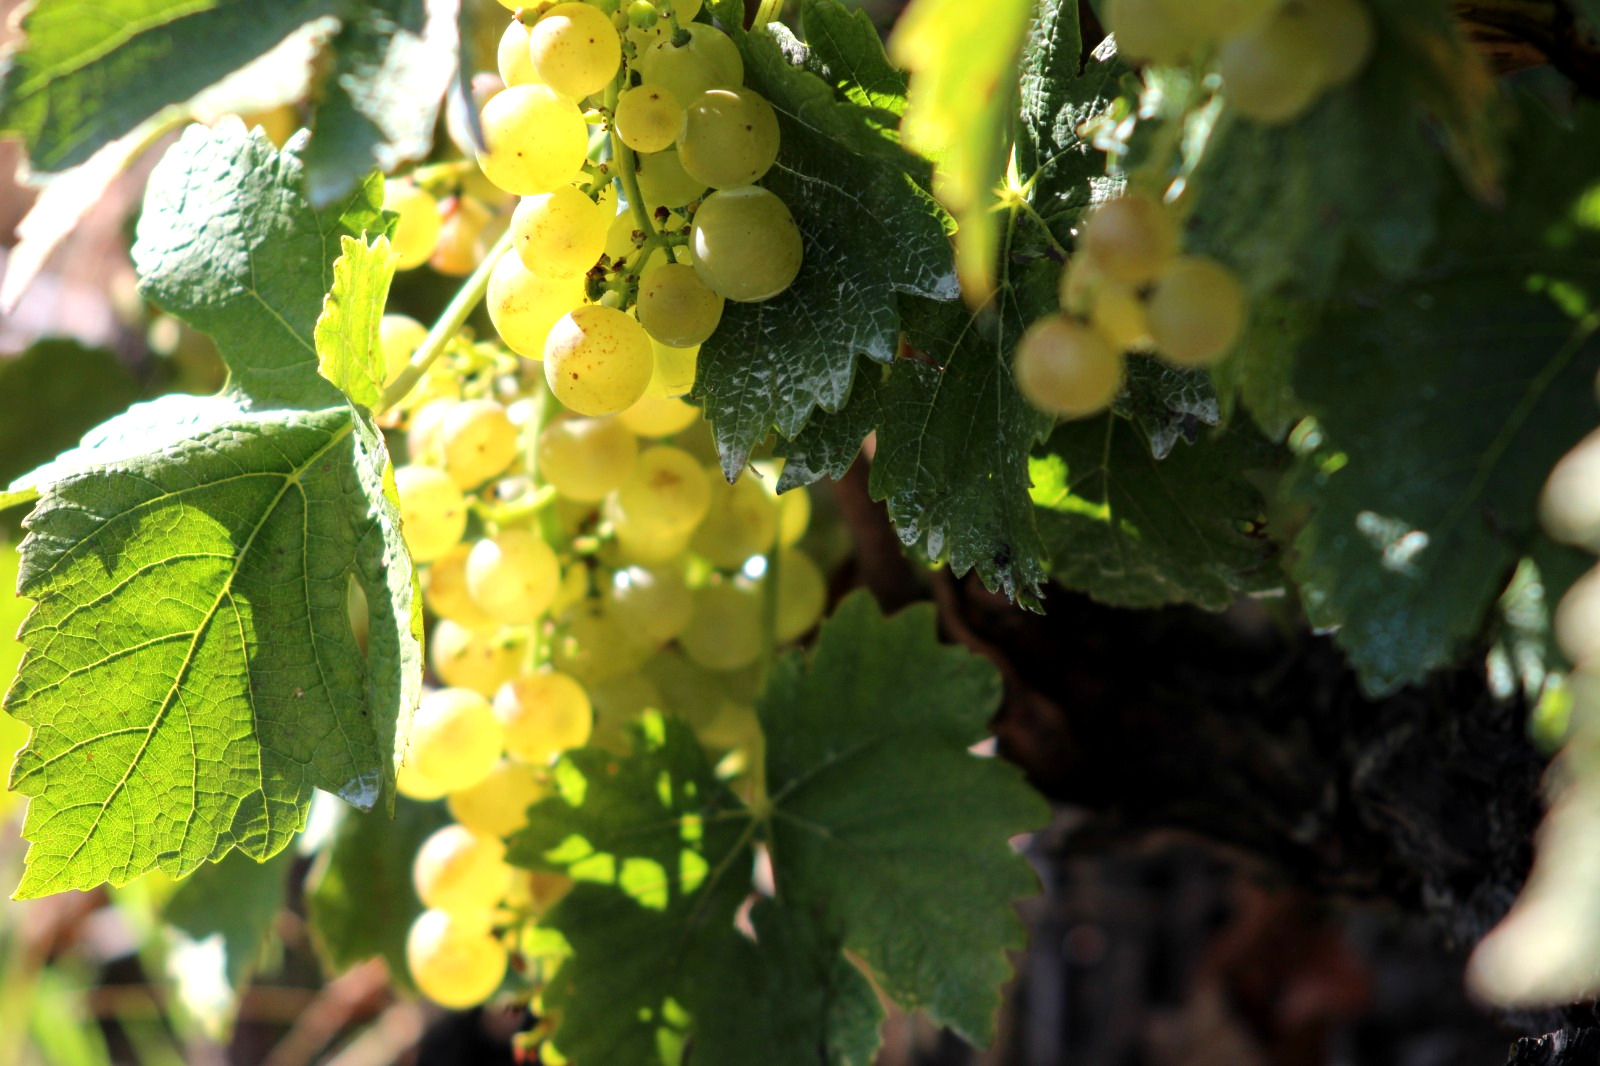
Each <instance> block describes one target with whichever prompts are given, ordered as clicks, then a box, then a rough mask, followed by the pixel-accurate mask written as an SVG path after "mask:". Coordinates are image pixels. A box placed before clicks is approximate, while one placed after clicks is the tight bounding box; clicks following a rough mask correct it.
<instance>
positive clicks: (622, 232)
mask: <svg viewBox="0 0 1600 1066" xmlns="http://www.w3.org/2000/svg"><path fill="white" fill-rule="evenodd" d="M639 232H640V231H639V227H638V225H637V224H636V223H635V220H634V217H633V212H632V211H629V210H627V209H626V208H624V209H623V210H621V211H618V212H617V213H616V214H615V215H613V216H612V217H611V222H610V223H609V224H608V225H607V227H606V246H605V254H606V258H607V259H609V260H611V262H612V263H620V262H622V261H623V260H624V259H627V258H628V257H629V256H631V255H632V254H633V253H634V252H636V251H638V250H639V243H638V241H641V240H643V234H640V237H639V238H638V240H636V239H635V237H634V234H636V233H639Z"/></svg>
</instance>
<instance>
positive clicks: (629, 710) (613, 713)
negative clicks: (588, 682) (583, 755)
mask: <svg viewBox="0 0 1600 1066" xmlns="http://www.w3.org/2000/svg"><path fill="white" fill-rule="evenodd" d="M589 698H590V699H592V700H593V701H594V735H593V736H591V737H590V738H589V744H590V746H591V747H596V748H605V749H606V750H608V751H613V752H616V753H617V754H619V755H625V754H627V753H628V751H629V749H630V747H631V745H630V743H629V741H628V726H629V725H631V724H632V723H634V722H637V721H638V720H639V716H640V715H641V714H643V713H644V712H645V711H646V710H649V709H652V708H654V709H657V710H659V709H661V703H662V700H661V690H660V689H658V688H656V686H655V685H654V683H652V682H651V680H650V679H649V678H647V677H645V676H644V675H643V674H635V673H630V674H618V675H617V676H615V677H608V678H606V679H605V680H604V681H602V682H600V683H599V684H597V685H595V686H594V687H593V688H592V689H590V691H589Z"/></svg>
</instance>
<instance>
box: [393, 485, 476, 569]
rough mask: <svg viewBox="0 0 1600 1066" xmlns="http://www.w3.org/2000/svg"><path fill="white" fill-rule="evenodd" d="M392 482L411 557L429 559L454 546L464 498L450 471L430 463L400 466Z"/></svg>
mask: <svg viewBox="0 0 1600 1066" xmlns="http://www.w3.org/2000/svg"><path fill="white" fill-rule="evenodd" d="M394 483H395V489H396V490H397V492H398V493H399V496H400V529H401V532H402V534H404V536H405V539H406V546H407V547H408V548H410V549H411V558H412V559H413V560H414V561H416V562H419V563H427V562H432V561H433V560H435V559H437V558H439V556H441V555H443V554H444V553H445V552H447V551H449V550H450V549H451V548H453V547H455V545H456V542H457V541H459V540H460V539H461V534H462V533H464V532H466V529H467V501H466V500H465V499H464V498H463V497H462V495H461V490H460V489H459V488H457V487H456V483H455V482H454V481H452V480H450V475H449V474H446V473H445V472H444V471H443V470H440V469H438V468H436V467H432V466H402V467H401V468H400V469H398V470H396V471H395V472H394Z"/></svg>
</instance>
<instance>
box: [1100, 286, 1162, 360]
mask: <svg viewBox="0 0 1600 1066" xmlns="http://www.w3.org/2000/svg"><path fill="white" fill-rule="evenodd" d="M1089 321H1090V322H1091V323H1093V324H1094V328H1095V329H1097V330H1099V331H1100V334H1101V336H1103V337H1105V339H1106V340H1108V341H1110V342H1111V343H1112V344H1113V345H1115V346H1116V347H1118V348H1120V349H1122V350H1123V351H1129V350H1132V349H1135V348H1143V347H1146V346H1147V345H1149V343H1150V320H1149V317H1148V316H1147V315H1146V314H1145V309H1144V300H1142V299H1141V298H1140V296H1139V290H1138V289H1136V288H1134V287H1133V286H1132V285H1125V284H1123V283H1122V282H1120V281H1112V280H1111V279H1110V278H1105V279H1102V280H1101V282H1100V283H1099V284H1098V285H1096V286H1095V290H1094V302H1093V304H1092V305H1091V306H1090V308H1089Z"/></svg>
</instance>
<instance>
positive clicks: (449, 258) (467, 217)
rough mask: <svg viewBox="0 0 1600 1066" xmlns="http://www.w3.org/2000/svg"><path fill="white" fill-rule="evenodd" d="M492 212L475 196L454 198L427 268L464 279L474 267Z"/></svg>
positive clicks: (485, 246) (485, 242)
mask: <svg viewBox="0 0 1600 1066" xmlns="http://www.w3.org/2000/svg"><path fill="white" fill-rule="evenodd" d="M493 222H494V212H493V211H490V210H489V208H488V207H486V206H485V205H484V203H483V201H481V200H479V199H478V198H477V197H475V196H466V195H461V196H454V197H451V198H450V202H449V205H448V207H447V209H446V210H445V212H444V228H443V229H441V230H440V231H439V243H438V244H437V245H435V246H434V249H433V255H432V256H431V257H430V258H429V259H428V265H429V266H431V267H433V269H435V270H437V271H438V272H439V273H441V274H444V275H446V276H448V277H452V278H464V277H466V276H467V275H468V274H471V273H472V272H473V271H474V270H476V269H477V268H478V264H479V263H480V262H482V260H483V253H484V252H486V251H487V250H488V248H489V244H490V242H489V240H488V239H487V235H488V230H489V226H490V224H492V223H493Z"/></svg>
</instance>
